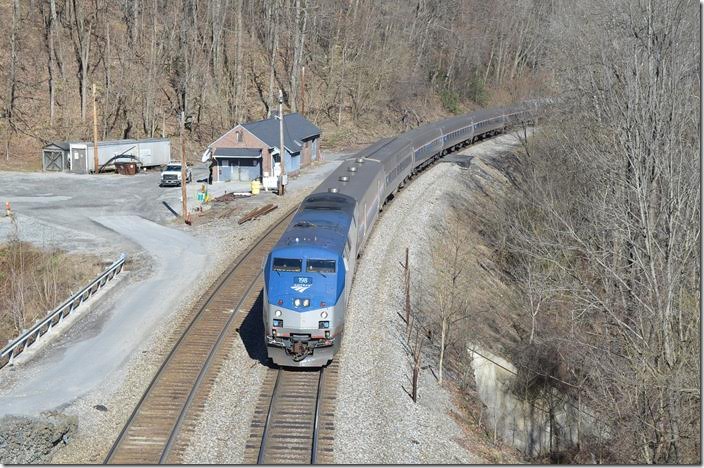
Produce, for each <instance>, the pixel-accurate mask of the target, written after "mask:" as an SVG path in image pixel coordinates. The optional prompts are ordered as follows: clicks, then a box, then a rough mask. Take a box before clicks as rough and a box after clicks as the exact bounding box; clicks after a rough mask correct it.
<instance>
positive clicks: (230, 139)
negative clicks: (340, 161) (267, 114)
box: [203, 112, 320, 182]
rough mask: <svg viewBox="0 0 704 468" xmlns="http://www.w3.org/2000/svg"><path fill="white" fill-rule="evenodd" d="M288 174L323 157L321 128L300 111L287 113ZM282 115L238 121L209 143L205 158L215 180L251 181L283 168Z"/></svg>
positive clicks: (284, 131) (268, 176)
mask: <svg viewBox="0 0 704 468" xmlns="http://www.w3.org/2000/svg"><path fill="white" fill-rule="evenodd" d="M283 123H284V130H283V133H284V161H285V164H286V167H285V169H286V174H289V175H296V174H297V173H298V171H299V170H300V169H301V168H302V167H306V166H307V165H309V164H310V163H311V162H312V161H316V160H318V159H320V129H319V128H318V127H316V126H315V125H313V123H311V122H310V121H309V120H308V119H306V118H305V117H303V116H302V115H301V114H299V113H297V112H296V113H292V114H287V115H284V122H283ZM279 139H280V136H279V118H278V116H274V117H271V118H268V119H264V120H259V121H256V122H249V123H245V124H239V125H236V126H235V127H234V128H233V129H231V130H229V131H228V132H227V133H225V134H224V135H222V136H221V137H220V138H218V139H217V140H215V141H214V142H212V143H211V144H210V145H208V148H207V149H206V150H205V152H204V153H203V162H207V161H210V163H211V166H212V169H213V182H229V181H250V180H253V179H260V180H262V181H265V178H274V177H277V176H278V175H279V173H280V171H281V157H280V155H281V151H280V148H279V146H280V143H279Z"/></svg>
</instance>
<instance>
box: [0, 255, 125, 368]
mask: <svg viewBox="0 0 704 468" xmlns="http://www.w3.org/2000/svg"><path fill="white" fill-rule="evenodd" d="M126 259H127V254H126V253H122V254H120V257H119V258H118V259H117V260H115V261H114V262H113V263H112V264H111V265H110V266H109V267H108V268H106V269H105V271H103V272H102V273H101V274H100V275H98V276H97V277H96V278H95V279H94V280H93V281H91V282H90V283H88V284H87V285H86V286H84V287H83V288H81V289H80V290H79V291H78V292H77V293H75V294H73V295H72V296H71V297H69V298H68V299H67V300H66V301H64V302H63V303H62V304H61V305H60V306H58V307H56V308H55V309H54V310H52V311H51V312H49V313H48V314H47V315H46V317H44V319H42V320H40V321H38V322H36V323H35V324H34V326H32V328H30V329H29V330H27V331H25V332H24V333H22V335H20V336H19V337H18V338H16V339H15V340H14V341H12V342H11V343H10V344H8V345H7V346H6V347H5V348H3V349H2V351H0V369H1V368H3V367H5V365H7V364H9V363H11V362H12V361H13V360H14V358H15V357H17V356H18V355H19V354H20V353H21V352H22V351H24V350H25V349H26V348H27V347H28V346H31V345H32V344H34V343H36V342H37V340H39V338H41V337H42V336H43V335H44V334H45V333H46V332H48V331H49V330H51V329H52V328H53V327H54V326H55V325H57V324H58V323H61V322H62V321H63V319H64V317H66V316H67V315H68V314H70V313H71V312H72V311H74V310H75V309H76V308H77V307H78V306H80V305H81V304H83V303H84V302H85V301H86V300H88V298H89V297H91V296H92V295H93V294H95V293H96V292H97V291H98V290H99V289H100V288H102V287H103V286H105V284H107V282H108V281H110V280H112V279H113V278H114V277H115V276H116V275H118V274H119V273H120V272H121V271H122V267H123V266H124V264H125V260H126Z"/></svg>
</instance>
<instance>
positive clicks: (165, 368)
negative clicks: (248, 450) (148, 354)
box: [105, 210, 294, 464]
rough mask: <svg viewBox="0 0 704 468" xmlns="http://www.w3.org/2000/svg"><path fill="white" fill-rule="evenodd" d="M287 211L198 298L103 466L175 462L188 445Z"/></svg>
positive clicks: (285, 221)
mask: <svg viewBox="0 0 704 468" xmlns="http://www.w3.org/2000/svg"><path fill="white" fill-rule="evenodd" d="M293 213H294V210H291V211H290V212H288V213H287V214H286V215H284V216H283V217H282V218H280V219H279V220H278V221H277V222H275V223H274V224H273V225H272V226H271V227H270V228H269V229H268V230H267V232H266V233H264V234H263V235H262V236H261V237H259V239H258V240H257V241H256V242H255V243H254V245H253V246H252V247H251V248H250V249H249V250H248V251H247V252H245V253H243V254H242V255H240V256H239V257H238V258H237V259H236V260H235V261H234V262H233V263H232V264H231V265H230V266H229V267H228V268H227V269H226V270H225V272H223V274H222V275H221V276H220V277H219V278H218V280H217V281H215V283H214V284H213V285H212V286H211V287H210V288H209V289H208V290H207V291H206V292H205V293H204V294H203V295H202V297H201V298H200V299H199V300H198V302H197V303H196V305H195V306H194V307H193V308H192V309H191V312H190V313H189V316H188V318H187V319H186V321H185V322H184V324H185V326H184V331H183V333H182V334H180V335H176V336H178V338H176V339H175V343H174V345H173V348H172V350H171V352H170V353H169V354H168V355H167V356H166V359H165V360H164V362H163V364H162V365H161V367H160V368H159V370H158V371H157V373H156V375H155V376H154V378H153V380H152V381H151V383H150V384H149V387H148V388H147V390H146V392H145V393H144V395H143V396H142V398H141V400H140V401H139V403H138V404H137V407H136V408H135V410H134V412H133V413H132V414H131V416H130V418H129V419H128V421H127V424H126V425H125V427H124V429H123V430H122V432H121V433H120V435H119V436H118V438H117V440H116V441H115V443H114V445H113V446H112V448H111V449H110V451H109V453H108V455H107V458H106V459H105V462H106V463H114V464H156V463H168V464H175V463H179V462H180V460H181V455H182V454H183V451H184V450H185V448H186V447H187V445H188V442H189V438H190V434H191V433H192V432H193V429H194V427H195V425H196V423H197V421H198V417H199V416H200V414H201V412H202V410H203V407H204V406H205V402H206V400H207V398H208V395H209V393H210V389H211V387H212V385H213V383H214V381H215V379H216V377H217V375H218V371H219V369H220V367H221V366H222V364H223V362H224V359H225V357H226V355H227V348H228V347H227V346H221V344H222V343H223V342H226V341H227V340H226V338H231V337H232V336H234V335H235V333H236V331H235V330H236V329H237V328H238V327H239V326H240V325H241V323H242V322H243V321H244V319H245V317H246V315H247V313H248V312H249V311H250V310H251V309H252V307H253V306H254V304H255V302H256V301H257V298H258V297H259V294H260V292H261V288H262V285H263V280H262V269H261V266H262V264H263V261H264V259H265V258H266V256H267V255H268V253H269V252H270V251H271V248H272V247H273V246H274V244H276V242H277V241H278V240H279V238H280V237H281V234H282V233H283V232H284V230H285V229H286V226H287V225H288V223H289V222H290V220H291V218H292V217H293Z"/></svg>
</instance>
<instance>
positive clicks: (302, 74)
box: [301, 65, 306, 115]
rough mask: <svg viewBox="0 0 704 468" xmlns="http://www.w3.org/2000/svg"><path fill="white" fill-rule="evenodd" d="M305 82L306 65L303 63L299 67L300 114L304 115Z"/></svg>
mask: <svg viewBox="0 0 704 468" xmlns="http://www.w3.org/2000/svg"><path fill="white" fill-rule="evenodd" d="M305 82H306V67H305V65H304V66H302V67H301V115H305V112H306V100H305V94H304V93H305V92H306V88H305Z"/></svg>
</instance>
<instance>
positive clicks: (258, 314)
mask: <svg viewBox="0 0 704 468" xmlns="http://www.w3.org/2000/svg"><path fill="white" fill-rule="evenodd" d="M263 296H264V295H263V292H262V291H259V295H258V296H257V300H256V301H254V305H253V306H252V307H251V308H250V309H249V311H248V312H247V317H245V319H244V322H242V326H241V327H240V328H239V335H240V338H241V339H242V344H243V345H244V347H245V349H246V350H247V354H249V357H250V358H252V359H255V360H257V361H259V362H260V363H261V364H263V365H265V366H267V367H272V366H273V364H271V363H270V362H269V358H268V356H267V354H266V344H265V342H264V322H263V319H262V308H263V306H264V297H263Z"/></svg>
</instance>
